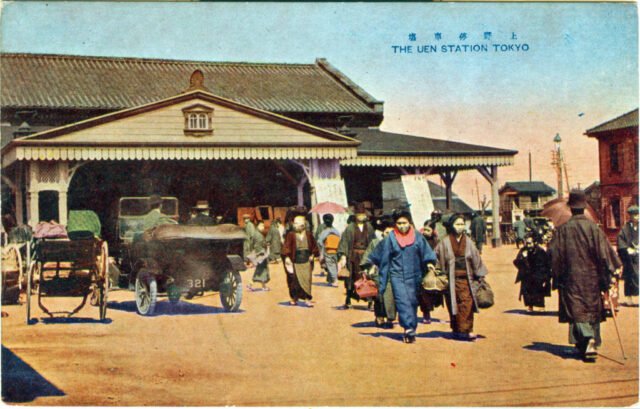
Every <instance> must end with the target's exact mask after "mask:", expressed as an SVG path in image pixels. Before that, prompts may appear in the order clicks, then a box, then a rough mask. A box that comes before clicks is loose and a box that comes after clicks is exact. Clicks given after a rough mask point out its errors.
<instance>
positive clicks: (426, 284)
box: [422, 267, 449, 293]
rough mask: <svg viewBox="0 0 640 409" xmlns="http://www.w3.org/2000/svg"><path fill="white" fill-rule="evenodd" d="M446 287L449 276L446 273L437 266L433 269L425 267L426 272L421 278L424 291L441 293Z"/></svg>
mask: <svg viewBox="0 0 640 409" xmlns="http://www.w3.org/2000/svg"><path fill="white" fill-rule="evenodd" d="M447 287H449V277H447V273H445V272H444V271H442V270H441V269H440V268H438V267H436V268H435V269H431V268H428V269H427V274H425V276H424V278H423V279H422V288H424V290H425V291H429V292H434V293H441V292H444V291H446V289H447Z"/></svg>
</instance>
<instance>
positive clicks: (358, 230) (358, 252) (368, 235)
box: [338, 203, 376, 310]
mask: <svg viewBox="0 0 640 409" xmlns="http://www.w3.org/2000/svg"><path fill="white" fill-rule="evenodd" d="M355 216H356V217H355V222H354V223H350V224H349V225H347V228H346V229H345V230H344V232H343V233H342V236H341V237H340V244H339V245H338V260H339V261H338V270H340V269H341V268H342V267H344V266H346V267H347V269H348V270H349V273H350V274H351V276H350V277H349V278H347V279H345V280H344V288H345V289H346V292H347V295H346V298H345V301H344V306H343V307H342V308H343V309H345V310H346V309H349V308H351V299H352V298H353V299H356V300H359V298H358V295H357V294H356V292H355V289H354V287H353V284H354V283H355V282H356V280H358V278H360V274H359V273H360V264H361V261H362V256H363V255H364V252H365V251H366V250H367V247H368V246H369V243H371V240H373V239H374V238H375V237H376V235H375V230H374V229H373V226H371V224H370V223H369V222H368V221H367V211H366V210H365V207H364V204H363V203H358V204H357V205H356V206H355Z"/></svg>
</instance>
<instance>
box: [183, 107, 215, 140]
mask: <svg viewBox="0 0 640 409" xmlns="http://www.w3.org/2000/svg"><path fill="white" fill-rule="evenodd" d="M182 112H183V113H184V133H185V135H188V136H207V135H213V126H212V125H213V108H210V107H208V106H206V105H201V104H198V105H192V106H190V107H187V108H184V109H183V110H182Z"/></svg>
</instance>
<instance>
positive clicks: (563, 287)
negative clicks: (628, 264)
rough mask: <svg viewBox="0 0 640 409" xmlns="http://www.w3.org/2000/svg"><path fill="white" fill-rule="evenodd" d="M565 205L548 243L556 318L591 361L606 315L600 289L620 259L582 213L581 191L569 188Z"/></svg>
mask: <svg viewBox="0 0 640 409" xmlns="http://www.w3.org/2000/svg"><path fill="white" fill-rule="evenodd" d="M568 205H569V207H570V208H571V213H572V217H571V219H569V221H568V222H567V223H565V224H563V225H562V226H560V227H558V229H557V231H556V234H555V235H554V237H553V239H552V240H551V242H550V243H549V252H550V254H551V260H552V271H553V287H554V288H557V289H558V295H559V303H560V305H559V309H558V313H559V314H558V315H559V320H560V322H566V323H569V342H570V343H572V344H574V345H575V346H576V348H577V349H578V351H579V352H580V354H581V355H582V357H583V358H584V359H585V361H594V360H595V359H596V357H597V350H596V348H598V347H599V346H600V344H601V342H602V341H601V338H600V322H601V321H604V320H605V317H606V314H605V310H604V305H603V304H604V302H603V298H602V294H601V293H603V292H605V293H606V292H608V291H609V288H610V286H611V280H612V275H614V274H615V272H616V270H617V269H618V268H619V267H620V265H621V263H620V260H619V259H618V257H617V255H616V254H615V252H614V251H613V249H612V248H611V246H610V245H609V242H608V241H607V237H606V236H605V234H604V232H603V231H602V230H601V229H600V227H598V225H596V224H595V223H593V222H592V221H590V220H588V219H587V218H586V216H585V215H584V209H585V207H586V205H587V199H586V196H585V194H584V191H582V190H572V191H571V193H570V194H569V202H568Z"/></svg>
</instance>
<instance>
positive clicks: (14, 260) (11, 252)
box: [0, 245, 24, 305]
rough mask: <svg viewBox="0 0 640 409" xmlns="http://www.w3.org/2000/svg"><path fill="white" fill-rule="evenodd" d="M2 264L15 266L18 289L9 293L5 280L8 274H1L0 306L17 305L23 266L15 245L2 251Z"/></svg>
mask: <svg viewBox="0 0 640 409" xmlns="http://www.w3.org/2000/svg"><path fill="white" fill-rule="evenodd" d="M2 260H3V261H2V264H3V266H5V265H7V266H11V267H13V266H15V268H16V271H17V274H18V288H16V289H12V290H13V291H10V289H9V287H8V286H7V283H6V280H7V276H8V274H5V272H6V271H3V272H2V295H1V296H0V297H1V298H0V300H1V301H2V304H3V305H4V304H18V302H19V301H20V291H21V290H22V280H23V277H24V274H23V272H22V269H23V264H22V256H21V255H20V249H19V248H18V247H17V246H15V245H10V247H8V248H7V249H6V250H4V249H3V254H2Z"/></svg>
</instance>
